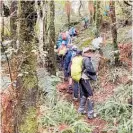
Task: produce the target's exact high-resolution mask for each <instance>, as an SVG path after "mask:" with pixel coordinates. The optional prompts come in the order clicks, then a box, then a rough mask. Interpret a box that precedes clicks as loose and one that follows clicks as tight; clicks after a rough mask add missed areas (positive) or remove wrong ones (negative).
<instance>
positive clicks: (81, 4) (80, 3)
mask: <svg viewBox="0 0 133 133" xmlns="http://www.w3.org/2000/svg"><path fill="white" fill-rule="evenodd" d="M81 7H83V3H82V0H80V1H79V9H78V11H79V16H80V17H82V15H81V11H80V10H81Z"/></svg>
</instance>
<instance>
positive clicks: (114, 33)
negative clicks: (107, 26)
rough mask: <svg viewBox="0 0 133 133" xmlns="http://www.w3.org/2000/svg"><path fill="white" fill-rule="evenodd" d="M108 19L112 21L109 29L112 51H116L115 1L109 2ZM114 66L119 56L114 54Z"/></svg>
mask: <svg viewBox="0 0 133 133" xmlns="http://www.w3.org/2000/svg"><path fill="white" fill-rule="evenodd" d="M110 17H111V21H112V27H111V32H112V38H113V44H114V50H115V51H117V50H118V45H117V28H116V15H115V1H111V2H110ZM114 57H115V64H117V63H118V60H119V54H118V53H115V55H114Z"/></svg>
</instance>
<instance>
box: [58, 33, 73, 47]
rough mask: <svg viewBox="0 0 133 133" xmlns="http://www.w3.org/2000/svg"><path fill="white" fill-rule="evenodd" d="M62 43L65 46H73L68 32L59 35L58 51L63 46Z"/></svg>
mask: <svg viewBox="0 0 133 133" xmlns="http://www.w3.org/2000/svg"><path fill="white" fill-rule="evenodd" d="M62 43H63V44H65V46H67V45H68V44H71V37H70V35H69V32H68V31H66V32H62V33H60V34H59V36H58V40H57V42H56V49H58V48H59V47H60V46H61V45H62Z"/></svg>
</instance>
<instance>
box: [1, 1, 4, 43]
mask: <svg viewBox="0 0 133 133" xmlns="http://www.w3.org/2000/svg"><path fill="white" fill-rule="evenodd" d="M3 40H4V16H3V1H2V0H0V41H3Z"/></svg>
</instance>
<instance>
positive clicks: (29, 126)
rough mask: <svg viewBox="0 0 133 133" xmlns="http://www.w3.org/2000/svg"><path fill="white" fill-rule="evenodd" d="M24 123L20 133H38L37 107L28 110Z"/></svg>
mask: <svg viewBox="0 0 133 133" xmlns="http://www.w3.org/2000/svg"><path fill="white" fill-rule="evenodd" d="M23 121H24V123H23V124H22V125H21V127H20V133H36V132H37V126H38V125H37V120H36V109H35V108H33V107H31V108H29V110H28V111H27V112H26V115H25V117H24V118H23Z"/></svg>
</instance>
